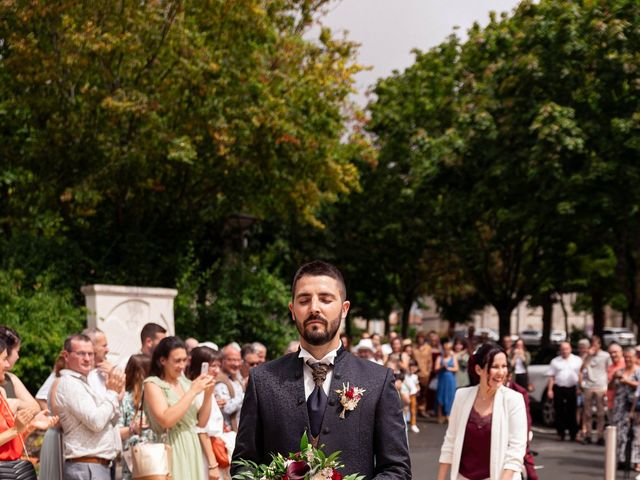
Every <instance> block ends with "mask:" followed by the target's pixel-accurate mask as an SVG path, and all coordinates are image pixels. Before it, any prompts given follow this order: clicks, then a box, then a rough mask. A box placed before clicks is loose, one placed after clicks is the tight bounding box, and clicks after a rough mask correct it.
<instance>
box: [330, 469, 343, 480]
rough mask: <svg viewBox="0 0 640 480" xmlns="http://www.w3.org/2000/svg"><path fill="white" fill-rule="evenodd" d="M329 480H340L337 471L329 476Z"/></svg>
mask: <svg viewBox="0 0 640 480" xmlns="http://www.w3.org/2000/svg"><path fill="white" fill-rule="evenodd" d="M331 480H342V475H340V472H339V471H338V470H334V471H333V475H331Z"/></svg>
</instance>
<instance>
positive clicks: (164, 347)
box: [149, 337, 187, 378]
mask: <svg viewBox="0 0 640 480" xmlns="http://www.w3.org/2000/svg"><path fill="white" fill-rule="evenodd" d="M178 348H183V349H184V350H185V351H186V350H187V347H186V346H185V344H184V342H183V341H182V339H180V338H179V337H164V338H163V339H162V340H160V343H158V346H157V347H156V348H155V349H154V350H153V354H152V355H151V368H149V375H150V376H156V377H159V378H162V377H163V376H164V369H163V368H162V364H161V363H160V359H161V358H169V355H170V354H171V352H172V351H174V350H176V349H178Z"/></svg>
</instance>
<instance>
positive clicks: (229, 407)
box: [214, 344, 245, 431]
mask: <svg viewBox="0 0 640 480" xmlns="http://www.w3.org/2000/svg"><path fill="white" fill-rule="evenodd" d="M241 367H242V356H241V354H240V349H239V348H238V347H237V345H236V344H229V345H227V346H225V347H224V348H223V349H222V369H221V372H220V375H218V378H217V379H216V386H215V389H214V392H215V395H216V398H217V399H218V402H220V403H222V402H225V403H224V405H223V406H222V407H221V410H222V416H223V418H224V422H225V424H226V425H227V426H228V427H230V428H232V429H233V430H234V431H237V430H238V422H239V420H240V409H241V408H242V402H243V400H244V388H245V387H244V383H245V382H244V379H243V378H242V375H241V373H240V368H241Z"/></svg>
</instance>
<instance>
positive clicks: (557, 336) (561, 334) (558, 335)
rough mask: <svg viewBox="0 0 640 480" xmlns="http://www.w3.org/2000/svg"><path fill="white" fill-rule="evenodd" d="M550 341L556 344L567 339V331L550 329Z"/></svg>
mask: <svg viewBox="0 0 640 480" xmlns="http://www.w3.org/2000/svg"><path fill="white" fill-rule="evenodd" d="M550 339H551V343H553V344H555V345H557V344H558V343H561V342H564V341H565V340H566V339H567V332H565V331H564V330H552V331H551V336H550Z"/></svg>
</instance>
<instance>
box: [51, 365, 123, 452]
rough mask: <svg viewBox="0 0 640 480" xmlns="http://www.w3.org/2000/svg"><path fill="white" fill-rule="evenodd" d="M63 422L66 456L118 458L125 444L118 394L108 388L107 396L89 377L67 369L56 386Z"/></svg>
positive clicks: (61, 373) (61, 420)
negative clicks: (121, 427) (94, 387)
mask: <svg viewBox="0 0 640 480" xmlns="http://www.w3.org/2000/svg"><path fill="white" fill-rule="evenodd" d="M55 403H56V405H57V406H58V411H59V415H60V425H61V426H62V431H63V432H64V436H63V440H64V458H65V459H68V458H78V457H100V458H104V459H107V460H111V459H114V458H115V457H116V455H117V453H118V452H119V451H120V449H121V448H122V442H121V440H120V433H119V429H118V418H119V417H120V408H119V402H118V395H117V394H116V392H114V391H112V390H107V392H106V395H105V397H104V398H100V396H99V395H98V394H97V393H96V392H94V391H93V389H92V388H91V386H90V385H89V383H88V382H87V377H85V376H84V375H82V374H80V373H78V372H76V371H73V370H68V369H64V370H62V371H61V372H60V382H59V383H58V388H57V390H56V398H55Z"/></svg>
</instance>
